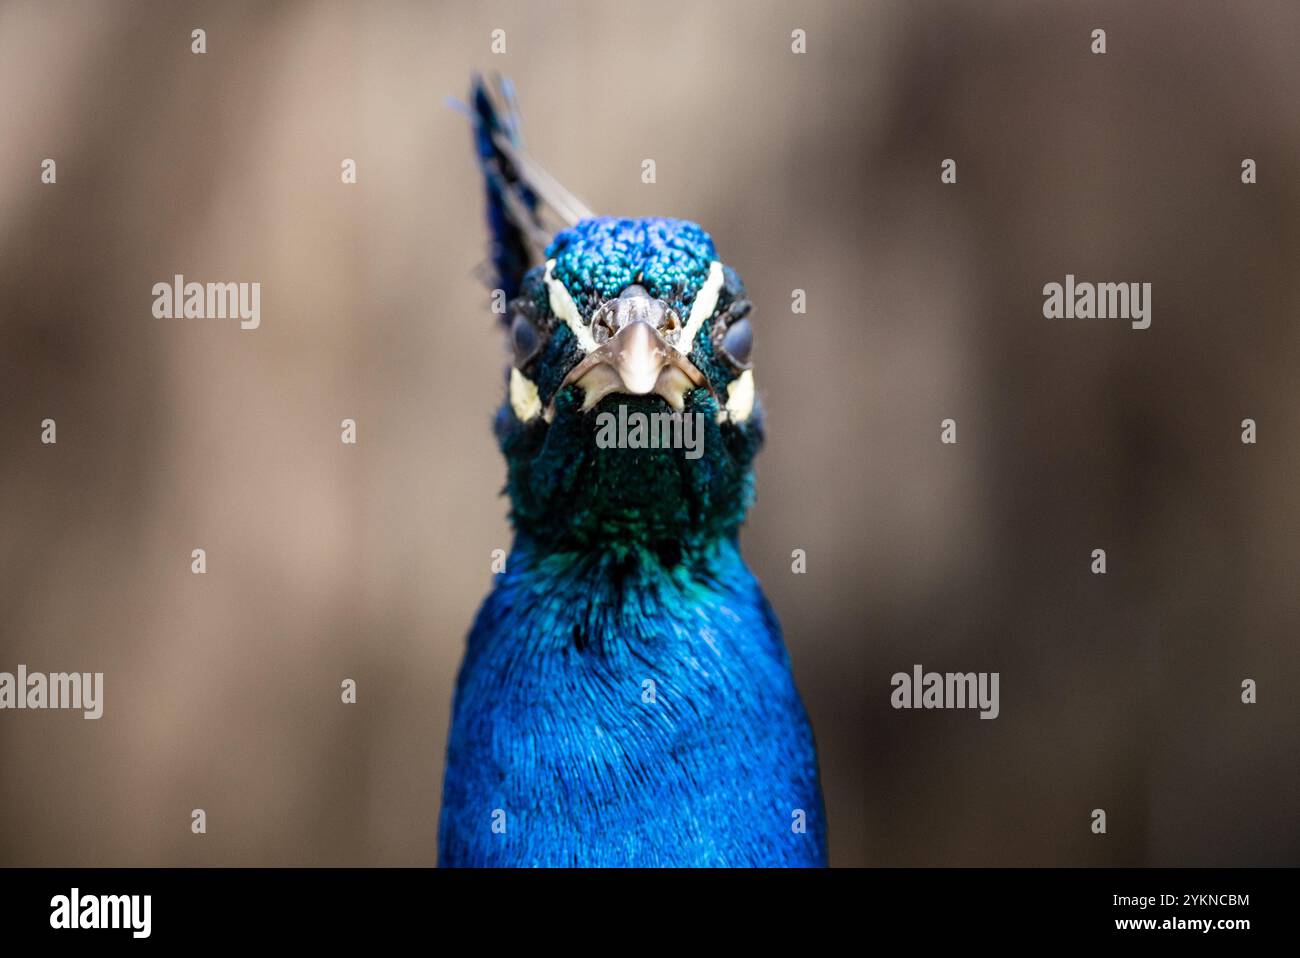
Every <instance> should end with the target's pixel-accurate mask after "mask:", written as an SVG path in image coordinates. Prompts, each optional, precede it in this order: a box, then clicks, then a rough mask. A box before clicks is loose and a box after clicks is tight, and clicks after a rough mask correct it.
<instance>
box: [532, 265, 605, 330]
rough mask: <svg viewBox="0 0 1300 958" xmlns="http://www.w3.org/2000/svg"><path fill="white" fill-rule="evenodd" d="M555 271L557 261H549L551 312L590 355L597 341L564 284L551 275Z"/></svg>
mask: <svg viewBox="0 0 1300 958" xmlns="http://www.w3.org/2000/svg"><path fill="white" fill-rule="evenodd" d="M553 269H555V260H548V261H547V263H546V277H545V278H546V291H547V293H548V294H549V295H550V299H551V312H552V313H554V314H555V315H556V317H557V318H558V319H562V320H564V322H565V325H567V326H568V327H569V329H570V330H572V331H573V335H574V336H576V337H577V338H578V345H579V346H581V347H582V351H583V352H584V353H589V352H591V351H592V350H593V349H595V348H596V340H594V339H593V338H592V336H591V330H590V329H588V328H587V327H586V326H584V325H583V324H582V317H581V316H580V315H578V305H577V304H576V303H575V302H574V301H573V297H572V296H570V295H569V291H568V290H567V289H566V288H565V286H564V284H563V283H561V282H560V281H559V280H558V279H556V278H555V277H554V276H552V275H551V270H553Z"/></svg>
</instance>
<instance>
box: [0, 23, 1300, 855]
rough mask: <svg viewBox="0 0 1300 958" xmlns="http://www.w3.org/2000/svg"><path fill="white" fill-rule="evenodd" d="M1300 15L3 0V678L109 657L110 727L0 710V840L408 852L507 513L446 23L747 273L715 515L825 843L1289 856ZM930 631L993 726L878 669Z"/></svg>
mask: <svg viewBox="0 0 1300 958" xmlns="http://www.w3.org/2000/svg"><path fill="white" fill-rule="evenodd" d="M195 27H202V28H204V29H205V30H206V31H207V39H208V52H207V53H206V54H205V55H201V56H198V55H194V54H192V53H191V52H190V31H191V30H192V29H193V28H195ZM796 27H798V28H802V29H805V30H806V31H807V35H808V52H807V53H806V54H804V55H802V56H796V55H793V54H791V52H790V31H791V30H792V29H794V28H796ZM1094 27H1103V28H1105V29H1106V30H1107V43H1108V50H1109V52H1108V53H1107V54H1106V55H1104V56H1095V55H1093V54H1091V53H1090V51H1089V46H1090V37H1089V34H1090V31H1091V30H1092V29H1093V28H1094ZM494 28H502V29H505V30H506V33H507V53H506V54H505V55H504V56H493V55H491V53H490V52H489V34H490V31H491V30H493V29H494ZM1298 36H1300V8H1297V6H1296V5H1295V4H1294V3H1291V2H1286V0H1278V2H1257V3H1250V4H1241V5H1230V4H1221V3H1211V2H1204V3H1190V2H1168V3H1144V4H1141V5H1135V4H1130V3H1113V4H1108V3H1088V4H1083V3H1078V4H1073V3H1057V4H1044V3H1031V2H1026V3H967V2H949V3H924V2H922V3H918V2H914V0H897V2H888V3H848V2H844V3H835V2H825V3H811V4H800V5H797V6H793V5H784V4H774V3H755V2H741V0H736V2H719V3H708V4H698V3H686V2H666V3H665V2H661V0H645V2H638V3H524V2H510V3H504V2H501V3H470V2H456V3H445V2H435V3H418V4H417V3H410V4H398V3H392V4H382V5H380V4H373V5H365V6H363V5H361V4H344V3H303V4H288V3H285V4H261V3H248V4H241V3H210V4H188V5H187V4H174V3H122V2H117V3H107V2H106V3H98V2H86V3H37V2H30V3H29V2H23V3H8V4H5V5H3V6H0V90H3V91H4V92H3V94H0V319H2V322H0V402H2V403H3V416H0V430H2V432H3V434H2V435H0V449H2V450H3V452H2V454H0V529H2V530H3V534H2V537H0V563H2V564H0V671H10V672H12V671H14V670H15V669H16V667H17V665H18V664H19V663H25V664H26V665H27V666H28V667H29V668H30V669H32V670H42V671H63V670H87V671H103V672H105V673H106V677H105V684H106V693H105V699H106V701H105V715H104V717H103V718H102V719H101V720H100V721H98V722H88V721H84V720H83V719H82V718H81V716H80V714H78V713H70V712H44V713H41V712H4V713H0V863H4V864H19V865H36V864H58V865H72V864H90V865H145V864H264V865H341V864H421V863H432V862H433V860H434V854H435V839H434V836H435V829H436V821H437V807H438V796H439V790H440V785H441V756H442V749H443V746H444V741H445V735H446V729H447V720H448V712H449V706H450V702H449V696H450V691H451V687H452V682H453V679H454V675H455V669H456V666H457V663H458V661H459V657H460V654H461V649H462V645H463V640H464V635H465V632H466V630H467V628H468V625H469V623H470V620H471V617H472V616H473V613H474V610H475V608H476V606H477V604H478V602H479V600H480V598H481V597H482V595H483V594H484V593H485V592H486V590H487V589H488V587H489V584H490V574H489V568H488V561H489V553H490V551H491V550H492V549H494V548H497V547H504V546H506V545H507V544H508V541H509V533H508V528H507V525H506V522H505V518H504V517H505V510H506V503H505V502H504V500H502V499H501V498H499V497H498V496H497V490H498V489H499V488H500V484H501V481H502V478H503V468H502V464H501V462H500V459H499V456H498V453H497V451H496V449H495V447H494V443H493V440H492V436H491V433H490V427H489V422H490V416H491V413H492V411H493V410H494V408H495V407H496V405H497V404H498V402H499V401H500V398H501V392H502V386H501V382H502V379H501V369H502V366H503V363H504V354H503V344H502V343H501V341H500V337H499V334H498V332H497V330H496V329H495V328H494V325H493V322H492V319H491V318H490V317H489V315H488V313H487V309H486V296H485V293H484V291H483V289H482V288H481V286H480V284H479V283H478V282H477V281H476V280H475V279H474V278H473V276H472V270H473V268H474V266H475V264H476V263H477V262H479V260H481V259H482V257H483V253H484V249H485V241H486V240H485V228H484V225H483V222H482V208H481V206H482V200H481V187H480V182H479V178H478V173H477V171H476V170H475V168H474V165H473V162H472V158H471V153H470V146H469V136H468V131H467V129H466V128H465V121H464V120H463V119H462V118H461V117H460V116H458V115H457V114H455V113H453V112H452V111H450V110H448V109H446V108H445V107H444V106H443V104H442V99H443V97H444V95H447V94H453V95H458V96H461V95H463V94H464V91H465V89H466V86H467V79H468V76H469V73H470V71H471V70H472V69H475V68H477V69H481V70H500V71H503V72H507V73H508V74H510V75H511V76H512V77H513V78H514V80H515V82H516V84H517V86H518V88H519V91H520V97H521V101H522V106H523V111H524V121H525V135H526V138H527V140H528V143H529V146H530V148H531V149H532V151H533V152H534V153H535V154H536V155H537V156H538V157H539V158H540V159H542V160H543V161H544V162H545V163H546V164H547V165H548V166H550V167H551V169H552V171H553V172H554V173H556V174H557V175H558V176H559V178H560V179H561V180H562V181H564V182H565V183H566V184H568V185H569V186H570V187H571V188H572V189H573V190H574V191H575V192H577V193H578V194H579V195H580V196H582V197H583V198H584V199H585V200H587V201H588V202H589V203H590V204H591V205H592V206H593V207H594V208H596V209H597V210H598V211H600V212H604V213H616V214H633V215H641V214H663V215H673V216H681V217H685V218H690V219H695V220H698V221H699V222H700V223H702V224H704V225H705V227H706V228H707V229H709V230H710V231H711V232H712V234H713V236H714V237H715V239H716V241H717V244H718V248H719V250H720V252H721V254H722V256H723V258H724V259H725V260H726V261H727V262H729V263H731V264H733V265H735V266H736V267H737V268H738V269H739V270H740V272H741V275H742V276H744V277H745V278H746V280H747V282H748V285H749V287H750V291H751V293H752V298H753V299H754V300H755V302H756V303H757V306H758V310H759V312H758V313H757V314H756V316H757V319H756V327H757V336H758V350H759V353H758V384H759V387H760V390H761V392H762V395H763V397H764V401H765V402H766V405H767V410H768V422H769V443H768V447H767V449H766V451H765V453H764V454H763V456H762V457H761V458H760V460H759V471H758V476H759V502H758V506H757V508H756V510H755V511H754V512H753V514H752V518H751V521H750V523H749V525H748V527H747V531H746V535H745V547H746V553H747V556H748V558H749V561H750V563H751V564H752V565H753V567H754V568H755V571H756V572H757V573H758V574H759V576H760V578H762V579H763V581H764V582H765V584H766V586H767V589H768V592H769V595H770V597H771V599H772V601H773V603H774V605H775V607H776V609H777V611H778V613H779V614H780V616H781V618H782V620H783V622H784V625H785V629H786V636H787V641H788V644H789V647H790V651H791V654H792V657H793V660H794V663H795V670H796V674H797V677H798V680H799V683H800V687H801V689H802V691H803V694H804V697H805V700H806V702H807V704H808V707H809V710H810V712H811V713H812V718H813V722H814V725H815V727H816V730H817V735H818V740H819V745H820V748H821V761H822V774H823V779H824V784H825V787H826V798H827V804H828V815H829V820H830V827H831V853H832V861H833V863H834V864H838V865H861V864H869V865H913V864H915V865H921V864H926V865H933V864H959V865H975V864H1166V865H1170V864H1172V865H1179V864H1197V865H1202V864H1266V863H1267V864H1281V863H1290V864H1295V863H1296V862H1297V860H1300V828H1297V810H1298V809H1300V788H1298V781H1300V772H1298V770H1297V753H1298V749H1297V745H1298V744H1300V722H1298V721H1297V716H1298V714H1300V709H1298V708H1297V704H1296V703H1297V700H1296V694H1295V690H1296V687H1297V680H1298V679H1300V656H1298V655H1297V646H1296V634H1297V625H1298V624H1300V621H1298V619H1300V616H1298V615H1297V613H1298V611H1300V610H1298V599H1297V596H1298V594H1300V590H1297V581H1296V580H1297V575H1296V573H1297V563H1298V561H1300V483H1298V482H1297V475H1298V474H1300V404H1297V402H1296V388H1297V382H1298V381H1300V377H1298V375H1297V370H1300V334H1298V333H1297V328H1298V324H1297V316H1298V315H1300V278H1298V277H1300V270H1298V269H1297V263H1298V262H1300V261H1298V258H1297V257H1298V255H1300V228H1298V226H1297V222H1298V221H1297V214H1296V211H1297V209H1298V208H1300V188H1298V186H1297V184H1298V183H1300V123H1298V122H1297V119H1298V117H1297V112H1298V111H1300V58H1297V57H1296V55H1295V51H1296V41H1297V37H1298ZM46 157H51V158H54V159H55V160H56V161H57V163H58V183H57V185H54V186H48V185H42V184H41V182H40V178H39V175H40V163H41V160H42V159H44V158H46ZM345 157H351V158H354V159H355V160H356V161H357V164H358V171H359V183H358V184H357V185H355V186H344V185H342V184H341V183H340V177H339V173H340V162H341V161H342V160H343V158H345ZM647 157H651V158H654V159H655V160H656V162H657V165H658V183H657V184H655V185H653V186H646V185H643V184H642V183H641V182H640V163H641V160H642V159H644V158H647ZM946 157H952V158H954V159H956V160H957V162H958V176H959V182H958V184H957V185H956V186H944V185H942V184H940V182H939V164H940V162H941V161H942V160H943V159H944V158H946ZM1244 157H1251V158H1254V159H1255V160H1257V161H1258V164H1259V183H1258V184H1257V185H1254V186H1244V185H1242V184H1241V182H1240V164H1241V160H1242V159H1243V158H1244ZM1067 272H1070V273H1074V274H1076V275H1077V276H1078V277H1079V278H1080V279H1081V280H1084V279H1087V280H1094V281H1103V280H1112V281H1147V282H1151V283H1153V285H1154V290H1153V323H1152V327H1151V328H1150V329H1149V330H1146V331H1136V330H1132V329H1130V328H1129V327H1128V324H1127V323H1125V322H1122V321H1118V320H1111V321H1095V322H1087V321H1073V322H1071V321H1049V320H1045V319H1044V318H1043V317H1042V314H1041V309H1042V293H1041V290H1042V286H1043V284H1044V283H1047V282H1052V281H1055V282H1061V281H1063V279H1064V276H1065V274H1066V273H1067ZM174 273H183V274H184V275H185V276H186V278H187V279H192V280H197V281H200V282H206V281H244V282H253V281H257V282H261V283H262V287H263V289H262V325H261V328H260V329H259V330H257V331H247V332H245V331H241V330H239V329H238V327H237V323H235V322H233V321H219V320H160V319H155V318H154V317H153V316H152V315H151V306H152V294H151V292H150V290H151V287H152V285H153V283H155V282H159V281H169V280H170V278H171V277H172V275H173V274H174ZM796 287H797V288H802V289H805V290H807V296H808V313H807V315H802V316H799V315H792V314H791V312H790V309H789V303H790V291H791V290H792V289H794V288H796ZM1248 416H1249V417H1252V418H1254V419H1256V420H1257V422H1258V423H1259V444H1258V445H1256V446H1243V445H1242V444H1241V443H1240V441H1239V434H1240V426H1239V423H1240V421H1241V420H1242V419H1243V418H1245V417H1248ZM45 417H52V418H54V419H56V420H57V422H58V444H57V446H44V445H41V443H40V441H39V435H40V427H39V424H40V421H41V420H42V419H43V418H45ZM346 417H352V418H355V419H356V420H357V421H358V423H359V435H360V441H359V444H358V445H357V446H355V447H350V446H344V445H342V444H341V443H340V442H339V422H340V420H341V419H343V418H346ZM946 417H952V418H954V419H956V420H957V422H958V429H959V433H958V435H959V443H958V445H956V446H955V447H954V446H943V445H941V444H940V443H939V422H940V420H941V419H943V418H946ZM196 547H202V548H205V549H206V550H207V553H208V569H209V571H208V574H207V575H205V576H196V575H192V574H191V573H190V551H191V550H192V549H194V548H196ZM1098 547H1100V548H1105V549H1106V550H1107V553H1108V559H1109V567H1110V572H1109V574H1108V575H1106V576H1104V577H1100V576H1093V575H1091V574H1090V573H1089V562H1090V552H1091V550H1092V549H1094V548H1098ZM793 548H802V549H806V550H807V553H808V557H809V559H808V574H807V575H805V576H794V575H791V574H790V559H789V556H790V551H791V549H793ZM913 663H921V664H923V665H924V666H925V667H926V668H927V669H930V668H933V669H937V670H940V671H945V670H968V669H969V670H982V671H1000V672H1001V676H1002V679H1001V711H1002V714H1001V717H1000V718H999V719H997V720H996V721H992V722H989V721H980V720H978V719H977V717H976V714H975V713H974V712H896V711H894V710H892V709H891V708H890V707H889V704H888V700H889V692H890V688H889V678H890V676H891V674H893V673H894V672H896V671H900V670H902V671H907V670H910V668H911V666H912V664H913ZM346 677H352V678H355V679H356V680H357V681H358V684H359V702H358V704H357V705H355V706H344V705H342V704H341V703H340V701H339V683H340V682H341V681H342V680H343V679H344V678H346ZM1248 677H1249V678H1254V679H1256V680H1257V681H1258V683H1259V689H1260V691H1259V696H1260V701H1259V704H1257V705H1254V706H1245V705H1242V704H1241V703H1240V701H1239V694H1240V683H1241V680H1242V679H1243V678H1248ZM1096 807H1102V808H1105V809H1106V811H1107V813H1108V816H1109V822H1108V824H1109V833H1108V834H1107V835H1105V836H1095V835H1092V834H1091V833H1090V831H1089V824H1090V819H1089V812H1090V811H1091V810H1092V809H1093V808H1096ZM193 808H203V809H205V810H206V811H207V814H208V834H207V835H206V836H203V837H196V836H194V835H192V834H191V832H190V810H191V809H193Z"/></svg>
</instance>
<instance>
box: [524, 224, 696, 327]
mask: <svg viewBox="0 0 1300 958" xmlns="http://www.w3.org/2000/svg"><path fill="white" fill-rule="evenodd" d="M546 256H547V258H548V259H553V260H554V261H555V267H554V270H553V271H552V275H553V276H554V277H555V278H556V279H558V280H560V282H562V283H563V284H564V285H565V286H566V287H567V288H568V290H569V292H570V293H571V294H572V295H573V298H574V302H575V303H577V305H578V308H579V310H580V311H581V312H582V314H583V319H584V320H589V319H590V318H591V313H592V311H593V310H594V309H595V308H596V307H597V306H599V305H600V303H602V302H604V301H605V300H608V299H612V298H614V297H615V296H617V295H618V294H619V293H621V292H622V291H623V290H624V289H626V288H627V287H628V286H631V285H632V284H633V283H636V284H639V285H641V286H644V287H645V288H646V290H647V291H648V292H649V293H650V295H651V296H654V297H657V298H659V299H662V300H664V301H666V302H667V303H669V304H670V305H671V306H673V308H675V309H676V310H677V311H678V312H679V313H681V314H682V315H683V316H685V315H686V314H687V313H688V312H689V311H690V306H691V304H692V303H693V302H694V300H695V296H696V295H697V294H698V293H699V291H700V289H701V288H703V286H704V283H705V281H706V280H707V279H708V276H709V266H710V264H711V263H713V262H714V260H716V259H717V258H718V254H717V251H716V250H715V249H714V248H713V238H712V237H710V236H709V234H708V233H706V232H704V230H703V229H702V228H701V227H700V226H699V225H698V224H696V223H691V222H689V221H687V220H670V219H663V218H661V217H646V218H644V219H614V218H611V217H597V218H596V219H589V220H583V221H582V222H581V223H578V224H577V225H576V226H573V227H571V228H569V229H567V230H564V231H563V232H562V233H559V234H557V235H556V237H555V239H554V240H553V241H552V242H551V245H550V246H549V247H548V248H547V250H546Z"/></svg>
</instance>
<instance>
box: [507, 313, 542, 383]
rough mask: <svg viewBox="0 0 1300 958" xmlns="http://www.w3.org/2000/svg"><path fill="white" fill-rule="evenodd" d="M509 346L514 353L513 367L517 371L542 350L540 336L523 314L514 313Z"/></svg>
mask: <svg viewBox="0 0 1300 958" xmlns="http://www.w3.org/2000/svg"><path fill="white" fill-rule="evenodd" d="M510 345H511V347H512V348H513V349H514V352H515V366H516V367H518V368H519V369H522V368H523V367H524V366H525V365H526V364H527V363H528V360H530V359H532V358H533V357H534V356H536V355H537V351H538V350H539V349H541V348H542V334H541V333H539V332H538V331H537V327H536V326H534V325H533V324H532V321H531V320H530V319H529V318H528V317H527V316H525V315H524V314H523V313H515V318H514V319H513V320H512V321H511V323H510Z"/></svg>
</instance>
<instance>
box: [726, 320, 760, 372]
mask: <svg viewBox="0 0 1300 958" xmlns="http://www.w3.org/2000/svg"><path fill="white" fill-rule="evenodd" d="M720 346H721V348H722V354H723V358H724V359H727V360H728V361H730V362H731V364H732V365H733V366H735V367H736V368H737V369H748V368H749V366H750V354H751V353H752V352H753V350H754V331H753V329H751V328H750V325H749V320H748V319H737V320H735V321H734V322H732V323H731V325H729V326H728V327H727V331H726V332H725V333H723V334H722V342H721V343H720Z"/></svg>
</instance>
